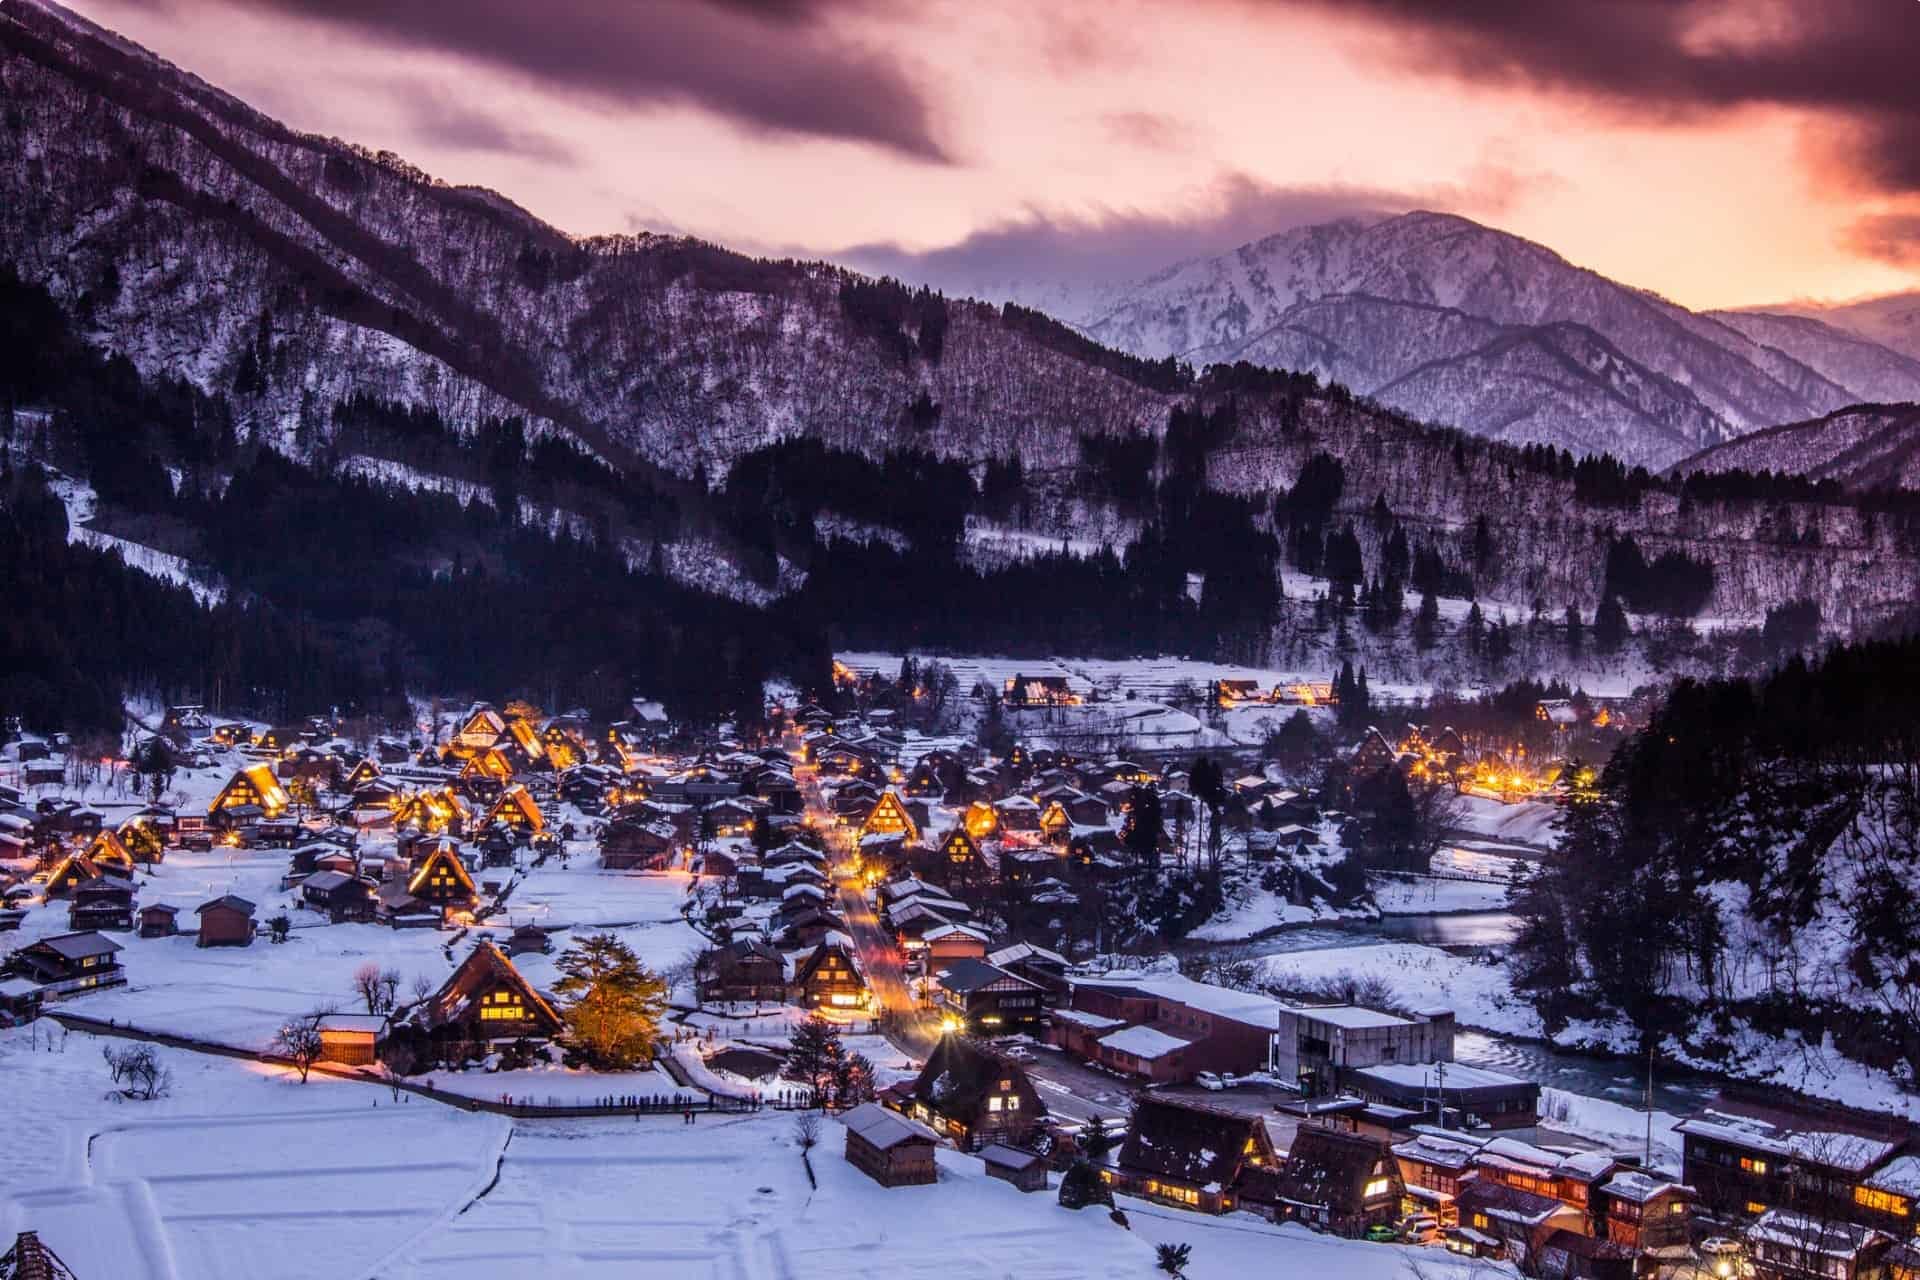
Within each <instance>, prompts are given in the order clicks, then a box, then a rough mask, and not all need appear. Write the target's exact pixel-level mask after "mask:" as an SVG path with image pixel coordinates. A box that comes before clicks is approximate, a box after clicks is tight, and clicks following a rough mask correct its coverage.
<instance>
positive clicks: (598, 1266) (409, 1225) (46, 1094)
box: [0, 1024, 1466, 1280]
mask: <svg viewBox="0 0 1920 1280" xmlns="http://www.w3.org/2000/svg"><path fill="white" fill-rule="evenodd" d="M53 1042H54V1043H55V1044H56V1045H61V1047H60V1050H59V1051H58V1052H53V1051H49V1048H48V1043H49V1041H48V1027H47V1024H42V1025H41V1028H40V1031H39V1036H38V1039H37V1041H36V1039H35V1038H34V1037H33V1033H32V1032H30V1031H26V1030H17V1031H8V1032H0V1071H4V1072H5V1077H6V1080H7V1084H8V1096H9V1102H10V1104H11V1106H10V1111H11V1118H10V1120H9V1141H8V1142H7V1143H5V1144H0V1185H3V1186H4V1192H3V1193H0V1194H3V1195H4V1198H3V1199H0V1230H4V1231H5V1233H6V1234H7V1236H8V1238H11V1236H12V1234H13V1233H14V1232H17V1231H20V1230H26V1229H32V1230H36V1231H38V1232H40V1234H41V1237H42V1238H43V1239H44V1240H46V1241H47V1243H48V1244H49V1245H51V1246H52V1247H53V1249H54V1251H55V1252H56V1253H58V1254H59V1255H60V1256H61V1257H62V1259H64V1260H65V1261H66V1263H67V1264H68V1265H69V1266H70V1267H72V1268H73V1269H74V1270H75V1272H76V1273H77V1274H78V1275H80V1276H83V1277H88V1278H89V1280H92V1278H94V1277H112V1278H113V1280H260V1278H261V1277H271V1278H272V1280H309V1278H311V1280H342V1278H345V1277H352V1278H356V1280H357V1278H360V1277H367V1278H369V1280H371V1277H375V1276H378V1277H383V1278H385V1280H443V1278H444V1280H510V1278H511V1280H519V1277H522V1276H525V1275H528V1274H536V1275H545V1276H553V1277H562V1278H564V1280H592V1278H593V1277H603V1276H604V1277H621V1278H622V1280H626V1278H628V1277H642V1276H645V1277H653V1276H660V1277H673V1278H675V1280H679V1278H680V1277H687V1278H688V1280H700V1278H702V1277H715V1278H719V1277H724V1278H725V1280H842V1278H846V1277H867V1276H873V1277H879V1276H886V1277H902V1278H904V1280H933V1278H934V1277H941V1278H943V1280H944V1278H946V1277H963V1278H971V1277H978V1278H980V1280H988V1278H994V1280H998V1278H1000V1277H1007V1276H1019V1277H1022V1280H1028V1278H1031V1280H1096V1278H1098V1280H1105V1278H1106V1277H1138V1280H1150V1278H1151V1277H1152V1276H1154V1275H1156V1274H1158V1273H1157V1272H1156V1271H1155V1269H1154V1247H1153V1246H1154V1245H1155V1244H1156V1243H1158V1242H1162V1241H1174V1242H1185V1243H1188V1244H1191V1245H1192V1247H1193V1265H1192V1267H1191V1269H1190V1270H1189V1273H1188V1274H1189V1275H1190V1276H1191V1277H1192V1280H1239V1277H1242V1276H1246V1275H1252V1274H1288V1273H1292V1272H1296V1271H1308V1270H1311V1271H1312V1272H1313V1273H1314V1274H1315V1275H1317V1276H1320V1277H1322V1278H1323V1280H1363V1278H1367V1280H1371V1278H1372V1277H1394V1276H1411V1275H1412V1274H1413V1272H1412V1271H1411V1269H1410V1265H1409V1264H1410V1263H1412V1262H1414V1261H1416V1260H1417V1261H1418V1262H1419V1263H1420V1264H1421V1268H1422V1273H1423V1274H1428V1275H1445V1276H1447V1277H1449V1280H1451V1278H1452V1277H1454V1276H1456V1275H1458V1276H1464V1275H1465V1274H1466V1272H1465V1270H1464V1269H1460V1268H1456V1267H1454V1266H1452V1265H1451V1264H1449V1262H1448V1261H1447V1257H1446V1255H1444V1254H1440V1253H1437V1252H1435V1251H1431V1250H1423V1251H1414V1250H1408V1249H1402V1248H1398V1247H1394V1246H1386V1245H1369V1244H1362V1243H1356V1242H1351V1241H1344V1240H1337V1239H1333V1238H1330V1237H1325V1236H1315V1235H1312V1234H1309V1233H1308V1232H1306V1231H1303V1230H1301V1229H1299V1228H1287V1229H1284V1230H1282V1229H1278V1228H1274V1227H1271V1226H1269V1225H1267V1224H1265V1223H1262V1222H1260V1221H1258V1220H1256V1219H1252V1218H1247V1217H1243V1216H1238V1215H1236V1216H1232V1217H1227V1218H1207V1217H1203V1216H1201V1215H1198V1214H1189V1213H1182V1212H1179V1211H1177V1210H1172V1209H1165V1208H1161V1207H1159V1206H1152V1205H1146V1204H1143V1203H1140V1202H1137V1201H1131V1200H1124V1201H1122V1205H1123V1207H1124V1208H1125V1209H1126V1210H1127V1213H1128V1215H1129V1217H1130V1219H1131V1222H1132V1230H1125V1229H1122V1228H1121V1227H1119V1226H1117V1225H1115V1224H1114V1223H1112V1222H1111V1221H1109V1220H1108V1218H1107V1215H1106V1214H1105V1213H1103V1212H1101V1211H1099V1210H1097V1209H1095V1210H1088V1211H1084V1212H1081V1213H1074V1212H1071V1211H1069V1210H1065V1209H1062V1208H1060V1207H1059V1206H1058V1204H1057V1203H1055V1200H1054V1196H1053V1195H1052V1194H1051V1192H1049V1193H1044V1194H1042V1193H1035V1194H1023V1193H1021V1192H1019V1191H1016V1190H1015V1189H1014V1188H1013V1187H1011V1186H1008V1185H1007V1184H1006V1183H1003V1182H998V1181H994V1180H992V1179H989V1178H987V1177H986V1176H985V1174H984V1172H983V1171H982V1166H981V1163H980V1161H979V1159H978V1158H977V1157H974V1156H969V1155H963V1154H961V1153H959V1152H954V1151H945V1150H943V1151H941V1152H940V1155H939V1167H940V1180H939V1182H938V1183H937V1184H935V1185H933V1186H927V1187H903V1188H897V1189H893V1190H888V1189H885V1188H882V1187H880V1186H879V1185H878V1184H877V1183H874V1182H872V1181H870V1180H869V1179H868V1178H867V1177H866V1176H865V1175H864V1174H862V1173H860V1172H859V1171H858V1170H856V1169H855V1168H853V1167H852V1166H851V1165H849V1164H848V1163H846V1161H845V1160H844V1159H843V1158H842V1154H841V1151H842V1147H843V1146H844V1143H845V1138H844V1132H843V1130H842V1129H841V1127H840V1126H839V1125H838V1124H837V1123H836V1122H833V1121H828V1122H827V1123H826V1124H824V1125H823V1126H822V1132H821V1142H820V1145H819V1146H818V1147H816V1148H815V1149H814V1150H813V1152H812V1163H813V1167H814V1171H815V1173H816V1175H817V1177H818V1178H819V1187H818V1189H817V1190H815V1189H814V1188H812V1187H810V1186H809V1185H808V1182H807V1177H806V1173H805V1170H804V1168H803V1166H802V1164H801V1159H800V1152H799V1149H798V1147H797V1146H796V1145H795V1144H794V1135H793V1128H794V1117H793V1116H792V1115H791V1114H789V1113H782V1112H772V1111H768V1112H762V1113H759V1114H757V1115H748V1116H738V1117H721V1116H706V1117H702V1118H701V1119H700V1120H699V1122H698V1123H697V1124H693V1125H683V1124H681V1123H680V1122H679V1121H678V1120H677V1119H676V1118H674V1117H672V1116H668V1117H663V1118H648V1119H645V1120H641V1121H616V1120H591V1121H522V1122H518V1123H514V1122H510V1121H507V1120H505V1119H503V1118H501V1117H498V1116H490V1115H481V1114H470V1113H467V1112H464V1111H461V1110H457V1109H454V1108H449V1107H445V1106H441V1105H437V1104H435V1103H432V1102H428V1101H426V1100H424V1099H420V1098H415V1099H413V1100H412V1101H410V1102H404V1103H400V1104H395V1103H394V1101H393V1100H392V1097H391V1095H390V1094H389V1093H388V1092H387V1091H386V1090H384V1089H381V1088H378V1087H375V1086H371V1085H365V1084H357V1083H350V1082H346V1081H340V1080H330V1079H327V1078H325V1077H320V1076H315V1077H314V1078H313V1079H312V1081H311V1082H310V1083H308V1084H306V1085H301V1084H299V1083H297V1082H296V1081H295V1079H294V1077H293V1076H292V1075H291V1073H289V1072H284V1071H279V1070H274V1069H269V1068H262V1067H255V1066H249V1065H246V1064H242V1063H238V1062H235V1061H232V1060H230V1059H224V1058H213V1057H203V1056H199V1055H194V1054H189V1053H185V1052H181V1051H174V1050H162V1053H163V1054H164V1056H165V1058H166V1061H167V1062H168V1064H169V1065H170V1066H171V1067H172V1068H173V1070H174V1072H175V1077H176V1080H175V1088H174V1092H173V1095H172V1096H171V1097H168V1098H164V1099H161V1100H159V1101H154V1102H113V1101H106V1100H104V1099H103V1096H102V1095H103V1094H104V1093H105V1092H106V1090H107V1088H108V1082H107V1078H106V1071H105V1068H104V1066H103V1064H102V1063H101V1061H100V1056H99V1047H100V1044H101V1043H102V1042H100V1041H97V1040H95V1039H94V1038H92V1037H89V1036H85V1035H79V1034H73V1035H69V1036H67V1037H66V1038H65V1040H64V1044H63V1045H62V1044H61V1042H60V1041H59V1039H58V1037H57V1036H56V1037H54V1041H53ZM36 1045H37V1047H36Z"/></svg>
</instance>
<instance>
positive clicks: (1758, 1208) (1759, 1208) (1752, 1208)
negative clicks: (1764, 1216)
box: [1747, 1200, 1767, 1213]
mask: <svg viewBox="0 0 1920 1280" xmlns="http://www.w3.org/2000/svg"><path fill="white" fill-rule="evenodd" d="M1766 1211H1767V1206H1765V1205H1763V1204H1761V1203H1760V1202H1759V1201H1758V1200H1749V1201H1747V1212H1748V1213H1765V1212H1766Z"/></svg>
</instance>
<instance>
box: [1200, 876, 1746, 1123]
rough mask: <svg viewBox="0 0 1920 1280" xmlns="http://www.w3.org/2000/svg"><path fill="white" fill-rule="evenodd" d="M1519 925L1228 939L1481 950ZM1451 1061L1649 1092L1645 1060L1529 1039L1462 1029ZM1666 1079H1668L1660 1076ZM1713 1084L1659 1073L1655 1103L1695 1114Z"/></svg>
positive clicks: (1494, 922) (1467, 917) (1414, 925)
mask: <svg viewBox="0 0 1920 1280" xmlns="http://www.w3.org/2000/svg"><path fill="white" fill-rule="evenodd" d="M1519 927H1520V922H1519V919H1518V917H1516V916H1515V915H1514V914H1513V913H1512V912H1510V911H1472V912H1461V913H1458V914H1454V915H1432V916H1424V915H1404V916H1383V917H1382V918H1380V919H1378V920H1361V921H1354V922H1352V923H1335V924H1324V925H1306V926H1302V927H1299V928H1292V929H1284V930H1281V931H1280V932H1278V933H1274V934H1270V935H1268V936H1267V937H1265V938H1260V939H1257V940H1256V941H1253V942H1240V943H1232V944H1227V946H1226V947H1225V948H1223V949H1228V950H1231V951H1232V952H1233V953H1234V954H1236V955H1246V954H1252V955H1281V954H1284V953H1287V952H1291V951H1319V950H1324V949H1326V948H1329V947H1364V946H1370V945H1372V944H1375V943H1381V942H1418V943H1422V944H1424V945H1426V946H1430V947H1450V948H1452V947H1459V948H1473V949H1479V948H1485V947H1501V946H1505V945H1506V944H1507V943H1509V942H1512V941H1513V938H1514V935H1515V934H1516V933H1517V932H1518V931H1519ZM1454 1059H1455V1061H1458V1062H1463V1063H1466V1064H1467V1065H1468V1066H1473V1067H1485V1068H1487V1069H1488V1070H1490V1071H1499V1072H1503V1073H1505V1074H1507V1075H1510V1076H1518V1077H1519V1078H1521V1079H1523V1080H1533V1081H1536V1082H1538V1083H1539V1084H1541V1085H1543V1086H1546V1087H1550V1088H1554V1089H1564V1090H1566V1091H1567V1092H1569V1093H1578V1094H1584V1095H1586V1096H1587V1097H1593V1098H1606V1099H1608V1100H1609V1101H1613V1102H1620V1103H1625V1104H1627V1105H1629V1106H1634V1107H1638V1106H1640V1105H1641V1104H1642V1101H1643V1099H1644V1098H1645V1094H1646V1082H1647V1081H1646V1072H1645V1068H1644V1064H1639V1065H1636V1064H1635V1063H1632V1062H1629V1061H1627V1060H1625V1059H1623V1058H1609V1057H1603V1056H1601V1055H1599V1054H1592V1053H1580V1052H1577V1051H1574V1050H1569V1049H1559V1048H1555V1047H1554V1046H1552V1045H1548V1044H1542V1043H1540V1042H1538V1041H1533V1040H1517V1039H1513V1038H1511V1037H1508V1036H1501V1035H1494V1034H1490V1033H1488V1032H1484V1031H1464V1030H1463V1031H1461V1032H1459V1033H1458V1034H1457V1035H1456V1036H1455V1038H1454ZM1663 1077H1667V1078H1663ZM1717 1087H1718V1085H1717V1082H1716V1081H1715V1080H1714V1079H1713V1078H1711V1077H1709V1076H1704V1075H1692V1074H1688V1075H1684V1076H1683V1075H1680V1074H1678V1073H1676V1072H1674V1071H1672V1070H1671V1069H1667V1070H1662V1071H1656V1073H1655V1076H1654V1083H1653V1101H1654V1105H1655V1106H1656V1107H1657V1108H1659V1109H1660V1110H1662V1111H1671V1112H1674V1113H1676V1114H1679V1115H1685V1114H1688V1113H1689V1112H1693V1111H1697V1110H1699V1109H1700V1108H1701V1107H1702V1106H1704V1105H1706V1103H1707V1102H1708V1101H1709V1100H1710V1099H1711V1098H1712V1097H1713V1095H1714V1093H1715V1091H1716V1089H1717Z"/></svg>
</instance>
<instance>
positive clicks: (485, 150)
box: [69, 0, 1920, 307]
mask: <svg viewBox="0 0 1920 1280" xmlns="http://www.w3.org/2000/svg"><path fill="white" fill-rule="evenodd" d="M69 2H70V3H71V5H72V7H74V8H75V9H77V10H78V11H79V12H81V13H83V14H85V15H86V16H88V17H90V18H92V19H94V20H95V21H97V22H100V23H102V24H104V25H106V26H109V27H112V28H114V29H116V30H118V31H121V32H123V33H124V34H126V35H127V36H129V37H131V38H132V39H134V40H136V41H138V42H140V43H142V44H144V45H146V46H148V47H149V48H152V49H154V50H155V51H156V52H158V53H160V54H161V55H162V56H164V57H166V58H168V59H170V60H172V61H174V62H176V63H178V64H180V65H181V66H183V67H186V68H187V69H189V70H191V71H194V72H196V73H198V74H199V75H201V76H202V77H203V78H204V79H206V80H208V81H210V82H212V83H214V84H216V85H218V86H220V87H222V88H224V89H227V90H229V91H231V92H233V93H235V94H237V95H238V96H240V97H241V98H243V99H245V100H247V101H248V102H250V103H252V104H253V105H255V106H257V107H259V108H260V109H262V110H264V111H266V112H268V113H269V114H272V115H274V116H276V117H278V118H280V119H281V120H283V121H285V122H286V123H288V124H289V125H292V126H293V127H295V128H299V129H304V130H309V131H312V132H316V133H322V134H332V135H337V136H339V137H342V138H345V139H348V140H350V141H353V142H357V143H360V144H362V145H365V146H369V147H372V148H375V149H390V150H393V151H397V152H399V153H400V154H402V155H403V156H405V157H406V158H407V159H408V160H410V161H412V162H414V163H415V164H418V165H419V166H421V167H422V168H424V169H426V170H428V171H429V172H431V173H433V174H434V175H435V176H437V177H441V178H444V179H446V180H447V181H449V182H456V183H473V184H479V185H484V186H488V187H492V188H495V189H497V190H499V191H501V192H502V193H504V194H505V195H507V196H508V197H510V198H511V199H513V200H515V201H516V202H518V203H520V204H521V205H523V206H525V207H526V208H528V209H530V210H532V211H533V212H534V213H535V214H537V215H539V216H541V217H543V218H545V219H547V220H549V221H551V222H553V223H554V224H556V225H557V226H559V227H561V228H563V229H565V230H567V231H570V232H575V233H580V234H597V233H605V232H626V231H640V230H657V231H676V232H687V233H691V234H696V235H700V236H704V237H707V238H709V239H713V240H716V241H719V242H721V243H724V244H728V245H731V246H733V247H736V248H740V249H744V250H748V251H753V252H761V253H779V254H790V253H791V254H800V255H806V256H826V257H836V258H842V259H852V260H855V261H858V262H861V263H863V264H867V265H885V266H891V267H894V268H895V269H899V270H916V271H918V272H919V273H921V274H923V275H928V276H931V277H932V278H935V279H936V280H939V281H943V282H960V281H966V280H994V279H1022V280H1033V279H1083V278H1084V279H1113V278H1130V277H1133V276H1138V275H1141V274H1144V273H1146V272H1148V271H1151V270H1153V269H1155V268H1157V267H1160V266H1163V265H1166V264H1168V263H1170V262H1173V261H1176V260H1178V259H1181V258H1185V257H1190V256H1194V255H1196V254H1202V253H1212V252H1219V251H1221V250H1224V249H1228V248H1231V247H1233V246H1235V245H1238V244H1241V243H1244V242H1246V241H1248V240H1252V239H1255V238H1258V237H1259V236H1262V235H1266V234H1270V233H1272V232H1276V231H1280V230H1284V229H1286V228H1287V227H1290V226H1296V225H1299V224H1301V223H1304V222H1312V221H1321V220H1325V219H1327V218H1330V217H1336V216H1341V215H1345V214H1368V213H1377V212H1390V211H1400V210H1405V209H1411V208H1430V209H1444V210H1448V211H1452V212H1457V213H1460V214H1464V215H1466V216H1468V217H1471V218H1475V219H1477V220H1480V221H1483V222H1486V223H1489V224H1491V225H1494V226H1497V227H1501V228H1503V229H1505V230H1509V231H1513V232H1515V233H1517V234H1520V235H1524V236H1527V237H1529V238H1531V239H1534V240H1538V241H1540V242H1542V243H1544V244H1546V245H1548V246H1550V247H1552V248H1554V249H1556V250H1557V251H1559V252H1560V253H1562V254H1563V255H1565V256H1566V257H1567V258H1569V259H1571V260H1572V261H1574V262H1576V263H1579V264H1580V265H1583V266H1588V267H1592V268H1594V269H1596V270H1599V271H1601V272H1603V273H1605V274H1607V275H1610V276H1613V277H1615V278H1616V279H1620V280H1623V281H1625V282H1627V283H1631V284H1636V285H1641V286H1644V287H1647V288H1651V289H1656V290H1658V291H1660V292H1661V293H1664V294H1666V295H1668V296H1669V297H1672V298H1674V299H1675V300H1677V301H1679V302H1682V303H1684V304H1686V305H1689V306H1693V307H1707V306H1728V305H1741V304H1749V303H1760V302H1768V301H1780V300H1786V299H1793V298H1827V299H1837V298H1846V297H1854V296H1859V295H1863V294H1869V293H1881V292H1888V291H1892V290H1897V289H1907V288H1913V287H1915V286H1916V285H1920V3H1915V0H1797V2H1794V3H1776V2H1775V0H1569V2H1564V3H1563V2H1561V0H1477V2H1474V0H1469V2H1466V3H1447V2H1444V0H1188V2H1187V3H1182V4H1149V3H1144V2H1136V0H1107V2H1105V3H1092V2H1086V3H1083V2H1081V0H1044V2H1042V3H1034V2H1033V0H1008V2H1006V3H1001V2H999V0H930V2H928V3H922V4H907V3H887V2H885V0H632V2H625V0H621V2H616V0H69Z"/></svg>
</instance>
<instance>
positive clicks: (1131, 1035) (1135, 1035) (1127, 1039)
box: [1100, 1027, 1192, 1060]
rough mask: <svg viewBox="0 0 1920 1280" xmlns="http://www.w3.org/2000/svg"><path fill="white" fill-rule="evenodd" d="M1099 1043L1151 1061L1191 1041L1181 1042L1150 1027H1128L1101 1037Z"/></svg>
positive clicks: (1173, 1051)
mask: <svg viewBox="0 0 1920 1280" xmlns="http://www.w3.org/2000/svg"><path fill="white" fill-rule="evenodd" d="M1100 1043H1101V1044H1103V1045H1105V1046H1106V1047H1107V1048H1109V1049H1113V1050H1116V1051H1118V1052H1120V1053H1126V1054H1131V1055H1132V1056H1134V1057H1136V1058H1145V1059H1148V1060H1151V1059H1154V1058H1164V1057H1166V1056H1167V1055H1168V1054H1170V1053H1177V1052H1178V1051H1180V1050H1181V1049H1184V1048H1186V1047H1187V1046H1188V1045H1189V1044H1191V1043H1192V1041H1190V1040H1182V1039H1181V1038H1180V1037H1179V1036H1170V1035H1168V1034H1167V1033H1166V1032H1164V1031H1156V1030H1154V1029H1153V1028H1152V1027H1128V1028H1126V1029H1125V1030H1122V1031H1115V1032H1113V1033H1112V1034H1111V1035H1104V1036H1101V1037H1100Z"/></svg>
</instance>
